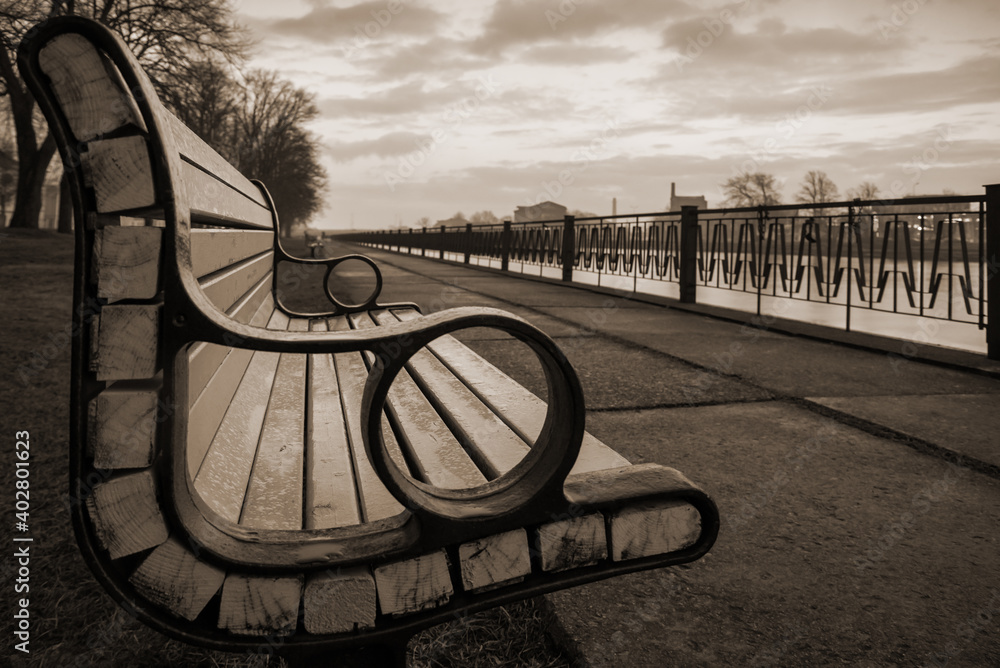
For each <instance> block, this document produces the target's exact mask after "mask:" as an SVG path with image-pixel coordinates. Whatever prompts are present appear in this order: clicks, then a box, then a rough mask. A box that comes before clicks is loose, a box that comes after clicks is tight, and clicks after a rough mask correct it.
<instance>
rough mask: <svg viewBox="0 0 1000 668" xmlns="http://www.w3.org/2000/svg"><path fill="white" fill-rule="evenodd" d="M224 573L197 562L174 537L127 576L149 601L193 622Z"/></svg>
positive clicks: (217, 588) (215, 590)
mask: <svg viewBox="0 0 1000 668" xmlns="http://www.w3.org/2000/svg"><path fill="white" fill-rule="evenodd" d="M225 578H226V572H225V571H224V570H222V569H221V568H219V567H218V566H215V565H213V564H209V563H207V562H204V561H201V560H200V559H198V558H197V557H195V556H194V554H193V553H192V552H191V551H190V550H189V549H188V548H187V547H186V546H185V545H184V544H183V543H181V541H179V540H177V538H176V537H174V536H171V537H170V538H168V539H167V541H166V542H165V543H163V544H162V545H160V546H159V547H158V548H156V549H155V550H153V551H152V552H151V553H150V554H149V556H148V557H146V559H145V560H144V561H143V562H142V564H141V565H140V566H139V568H137V569H136V571H135V572H134V573H132V575H131V576H130V577H129V582H131V583H132V584H133V585H134V586H135V588H136V589H137V590H138V591H139V593H141V594H142V595H143V596H145V597H146V598H148V599H149V600H150V601H152V602H154V603H156V604H157V605H160V606H162V607H164V608H166V609H167V610H169V611H170V612H172V613H174V614H175V615H177V616H178V617H181V618H183V619H187V620H194V619H195V618H196V617H197V616H198V615H199V614H201V611H202V610H204V609H205V606H206V605H207V604H208V602H209V601H210V600H211V599H212V597H213V596H215V594H216V592H218V591H219V589H220V588H221V587H222V582H223V580H225Z"/></svg>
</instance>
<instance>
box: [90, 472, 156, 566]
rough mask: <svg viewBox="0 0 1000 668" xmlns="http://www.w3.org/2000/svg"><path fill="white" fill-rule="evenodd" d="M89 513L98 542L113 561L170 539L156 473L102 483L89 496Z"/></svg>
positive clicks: (126, 476)
mask: <svg viewBox="0 0 1000 668" xmlns="http://www.w3.org/2000/svg"><path fill="white" fill-rule="evenodd" d="M87 510H88V511H89V514H90V520H91V521H92V522H93V523H94V531H95V532H96V533H97V538H98V540H100V542H101V545H103V546H104V547H105V549H107V551H108V554H109V555H110V556H111V558H112V559H118V558H120V557H125V556H128V555H130V554H135V553H136V552H141V551H142V550H146V549H149V548H151V547H156V546H157V545H160V544H161V543H163V541H165V540H166V539H167V535H168V534H167V525H166V523H165V522H164V520H163V515H162V513H161V512H160V506H159V504H158V503H157V502H156V485H155V483H154V482H153V473H152V471H149V470H146V471H140V472H138V473H129V474H127V475H123V476H119V477H117V478H111V479H110V480H108V481H107V482H102V483H99V484H98V485H96V486H95V487H94V491H93V493H92V494H91V495H90V496H89V497H87Z"/></svg>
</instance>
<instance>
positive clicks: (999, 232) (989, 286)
mask: <svg viewBox="0 0 1000 668" xmlns="http://www.w3.org/2000/svg"><path fill="white" fill-rule="evenodd" d="M981 271H985V272H986V356H987V357H988V358H989V359H991V360H1000V183H998V184H993V185H989V186H986V265H985V266H984V267H982V269H981Z"/></svg>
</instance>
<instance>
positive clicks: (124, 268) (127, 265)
mask: <svg viewBox="0 0 1000 668" xmlns="http://www.w3.org/2000/svg"><path fill="white" fill-rule="evenodd" d="M162 235H163V230H162V229H161V228H159V227H105V228H102V229H99V230H97V231H96V232H95V233H94V257H93V267H94V281H95V282H96V283H97V297H98V298H99V299H106V300H107V301H108V303H114V302H117V301H121V300H123V299H152V298H153V297H155V296H156V293H157V290H158V289H159V276H160V244H161V241H162Z"/></svg>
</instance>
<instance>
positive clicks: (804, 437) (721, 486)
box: [547, 402, 1000, 667]
mask: <svg viewBox="0 0 1000 668" xmlns="http://www.w3.org/2000/svg"><path fill="white" fill-rule="evenodd" d="M588 428H589V430H590V431H591V432H593V433H594V434H595V435H596V436H597V437H598V438H601V439H602V440H605V441H606V442H608V443H609V444H611V445H613V446H614V447H616V448H617V449H619V450H620V451H621V452H622V454H624V455H625V456H626V457H628V458H629V459H630V460H632V461H633V462H641V461H652V462H658V463H661V464H664V465H669V466H675V467H676V468H678V469H679V470H681V471H683V472H684V473H685V474H687V475H689V476H690V477H691V478H692V479H693V480H694V481H695V482H696V483H698V484H700V485H701V486H703V487H704V488H705V489H706V490H710V492H711V494H712V495H713V496H714V498H715V499H716V501H717V503H718V504H719V508H720V512H721V515H722V528H721V531H720V534H719V539H718V542H717V543H716V545H715V547H714V548H713V549H712V551H711V552H710V553H709V554H708V555H707V556H706V557H704V558H703V559H701V560H699V561H698V562H695V563H693V564H690V565H689V566H687V567H677V568H671V569H665V570H660V571H654V572H643V573H637V574H634V575H631V576H624V577H619V578H614V579H611V580H606V581H603V582H598V583H594V584H590V585H585V586H583V587H576V588H573V589H570V590H565V591H562V592H557V593H554V594H550V595H549V596H548V597H547V600H548V601H549V602H550V605H551V606H552V610H553V614H554V618H555V620H556V628H557V631H558V632H559V633H560V634H561V638H562V640H563V642H564V643H565V644H567V645H568V646H569V647H570V649H571V650H572V651H574V653H575V654H576V655H577V657H578V660H579V665H582V666H609V667H610V666H630V667H631V666H649V667H653V666H657V667H659V666H678V667H683V666H724V665H725V666H730V665H731V666H754V665H757V666H764V665H781V666H786V665H787V666H804V665H834V664H836V665H859V666H884V665H926V664H931V665H941V663H940V662H941V661H942V659H948V660H949V662H948V665H949V666H986V665H997V661H998V659H1000V537H998V530H997V527H998V526H1000V482H998V481H997V480H994V479H992V478H989V477H987V476H984V475H982V474H980V473H977V472H975V471H971V470H968V469H960V468H958V467H954V466H952V465H949V464H947V463H945V462H943V461H939V460H934V459H931V458H928V457H926V456H924V455H921V454H920V453H917V452H916V451H914V450H911V449H909V448H907V447H905V446H901V445H900V444H898V443H894V442H891V441H887V440H884V439H880V438H878V437H875V436H872V435H870V434H868V433H865V432H863V431H861V430H858V429H854V428H852V427H847V426H845V425H841V424H838V423H836V422H833V421H831V420H829V419H827V418H824V417H822V416H819V415H816V414H814V413H812V412H809V411H807V410H804V409H802V408H800V407H797V406H793V405H790V404H787V403H783V402H767V403H757V404H733V405H725V406H708V407H695V408H673V409H655V410H647V411H636V412H616V413H607V412H606V413H597V414H594V415H591V416H590V417H589V418H588ZM934 661H938V662H939V663H934Z"/></svg>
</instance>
